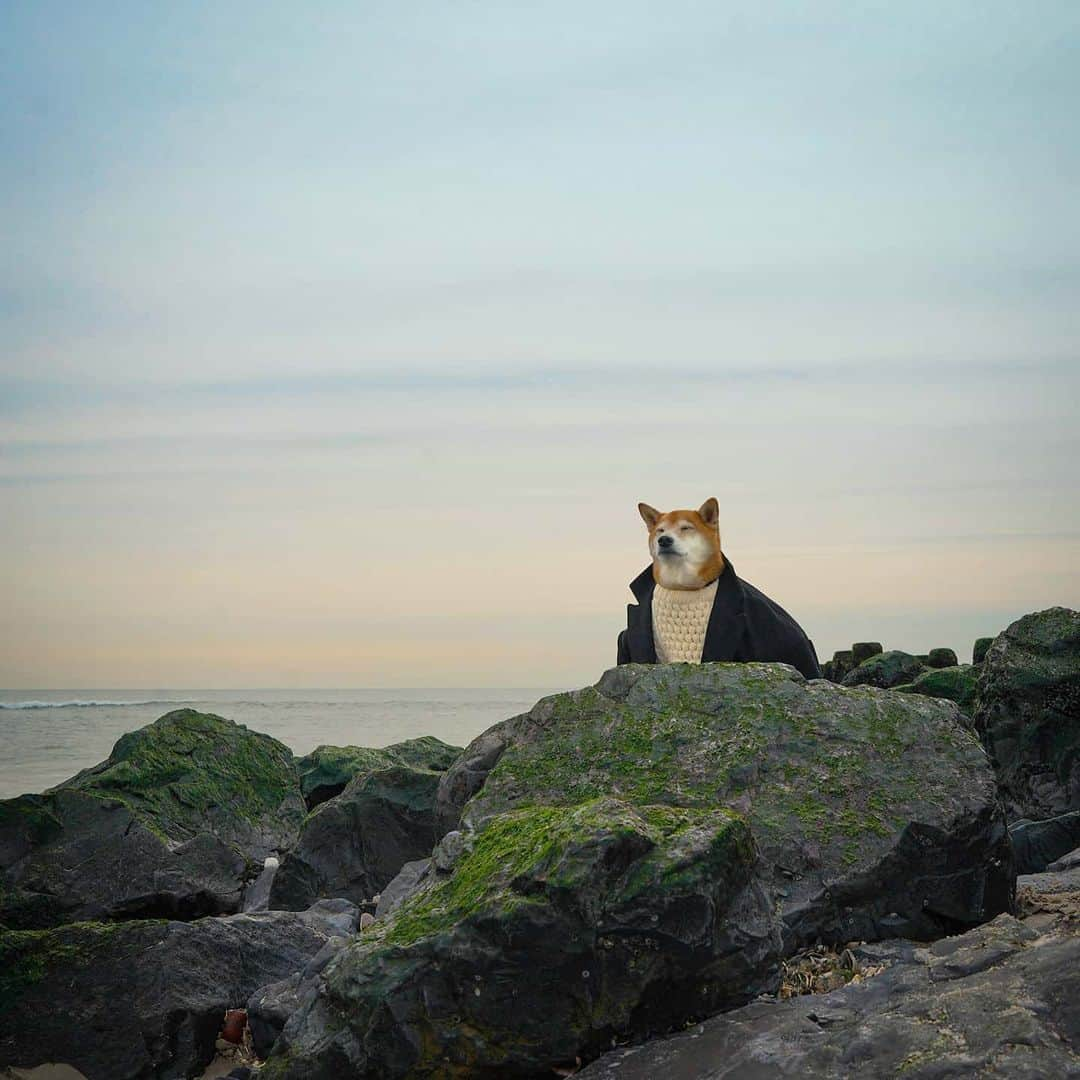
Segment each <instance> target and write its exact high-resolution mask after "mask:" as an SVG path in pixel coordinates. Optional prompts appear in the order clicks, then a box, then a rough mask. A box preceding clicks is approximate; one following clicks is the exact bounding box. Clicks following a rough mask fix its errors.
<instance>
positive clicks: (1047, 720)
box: [974, 607, 1080, 819]
mask: <svg viewBox="0 0 1080 1080" xmlns="http://www.w3.org/2000/svg"><path fill="white" fill-rule="evenodd" d="M974 720H975V725H976V728H977V730H978V731H979V733H980V735H981V736H982V740H983V744H984V745H985V747H986V750H987V753H988V754H989V755H990V758H991V760H992V761H993V762H994V767H995V769H996V770H997V775H998V782H999V783H1000V785H1001V789H1002V793H1003V795H1004V797H1005V801H1006V808H1007V810H1008V813H1009V817H1010V818H1018V817H1023V818H1032V819H1040V818H1048V817H1056V816H1058V815H1059V814H1064V813H1066V812H1068V811H1070V810H1080V612H1077V611H1072V610H1070V609H1068V608H1062V607H1057V608H1049V609H1047V610H1046V611H1039V612H1034V613H1033V614H1031V615H1025V616H1024V617H1023V618H1022V619H1018V620H1017V621H1016V622H1014V623H1013V624H1012V625H1011V626H1010V627H1009V628H1008V629H1007V630H1005V631H1003V632H1002V633H1001V634H999V635H998V636H997V637H996V638H995V639H994V643H993V645H992V646H991V647H990V651H989V652H988V653H987V654H986V659H985V660H984V661H983V664H982V667H981V669H980V675H979V681H978V685H977V689H976V704H975V715H974Z"/></svg>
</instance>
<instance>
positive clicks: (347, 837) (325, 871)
mask: <svg viewBox="0 0 1080 1080" xmlns="http://www.w3.org/2000/svg"><path fill="white" fill-rule="evenodd" d="M441 778H442V772H438V771H434V770H431V769H426V768H413V767H412V766H408V765H392V766H390V767H389V768H384V769H378V770H376V771H373V772H361V773H359V774H358V775H357V776H355V777H354V778H353V779H352V780H350V781H349V783H348V784H347V785H346V787H345V789H344V791H342V792H341V794H340V795H336V796H334V797H333V798H331V799H328V800H326V801H325V802H323V803H321V804H320V805H319V806H317V807H316V808H315V809H314V810H313V811H312V812H311V813H310V814H309V815H308V817H307V818H306V819H305V820H304V823H303V825H302V827H301V830H300V836H299V839H298V840H297V843H296V845H295V847H294V848H293V849H292V850H291V851H289V852H288V853H287V854H286V855H285V857H284V858H283V859H282V861H281V866H280V868H279V869H278V871H277V874H276V875H275V876H274V879H273V882H272V884H271V886H270V899H269V906H270V907H271V908H285V909H290V910H292V909H302V908H305V907H307V906H308V905H309V904H310V903H312V901H313V900H315V899H316V898H317V897H331V896H343V897H347V898H349V899H351V900H354V901H355V902H357V903H360V902H362V901H363V900H365V899H367V898H368V897H371V896H374V895H375V894H376V893H378V892H379V891H380V890H381V889H382V888H383V887H384V886H385V885H387V884H389V882H390V881H391V880H392V879H393V878H394V877H395V875H396V874H397V873H398V871H399V870H400V869H401V868H402V866H404V865H405V863H407V862H410V861H413V860H415V859H420V858H423V857H425V856H427V855H430V854H431V849H432V846H433V845H434V843H435V840H436V838H437V829H436V821H435V796H436V792H437V791H438V787H439V781H440V779H441Z"/></svg>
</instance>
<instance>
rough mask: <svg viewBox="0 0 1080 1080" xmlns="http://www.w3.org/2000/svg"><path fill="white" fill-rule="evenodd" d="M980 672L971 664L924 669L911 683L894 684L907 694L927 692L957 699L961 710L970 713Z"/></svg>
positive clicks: (928, 695) (947, 698)
mask: <svg viewBox="0 0 1080 1080" xmlns="http://www.w3.org/2000/svg"><path fill="white" fill-rule="evenodd" d="M977 678H978V672H977V671H976V670H975V668H974V667H972V666H971V665H970V664H958V665H957V666H956V667H944V668H937V669H931V670H930V671H924V672H923V673H922V674H921V675H917V676H916V677H915V679H914V680H912V681H911V682H909V683H903V684H901V685H900V686H894V687H893V689H894V690H898V691H900V692H902V693H905V694H925V695H926V696H927V697H937V698H945V699H946V700H947V701H955V702H956V704H957V705H958V706H959V707H960V711H961V712H963V713H966V714H967V715H970V714H971V712H972V709H973V708H974V705H975V682H976V680H977Z"/></svg>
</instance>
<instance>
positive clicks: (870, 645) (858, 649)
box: [851, 641, 884, 667]
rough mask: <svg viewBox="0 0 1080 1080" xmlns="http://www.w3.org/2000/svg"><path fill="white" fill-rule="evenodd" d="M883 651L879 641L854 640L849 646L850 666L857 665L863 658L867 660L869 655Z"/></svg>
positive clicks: (875, 654)
mask: <svg viewBox="0 0 1080 1080" xmlns="http://www.w3.org/2000/svg"><path fill="white" fill-rule="evenodd" d="M883 651H884V650H883V649H882V648H881V642H880V641H856V642H855V644H854V645H852V646H851V660H852V666H853V667H858V666H859V665H860V664H861V663H862V662H863V661H864V660H869V659H870V657H871V656H877V655H878V654H879V653H881V652H883Z"/></svg>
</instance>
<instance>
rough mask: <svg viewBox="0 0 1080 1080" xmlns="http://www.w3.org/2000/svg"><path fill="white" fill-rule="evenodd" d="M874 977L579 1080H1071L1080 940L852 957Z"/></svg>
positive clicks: (695, 1031)
mask: <svg viewBox="0 0 1080 1080" xmlns="http://www.w3.org/2000/svg"><path fill="white" fill-rule="evenodd" d="M855 951H856V953H857V954H862V957H863V958H864V959H865V960H866V961H867V962H868V963H869V964H870V965H872V967H873V968H876V967H880V966H881V963H882V962H884V963H885V964H887V965H888V966H887V967H886V969H885V970H884V971H882V972H881V973H879V974H875V975H873V976H872V977H869V978H866V979H864V980H861V981H859V982H852V983H849V984H848V985H846V986H844V987H843V988H841V989H839V990H834V991H833V992H831V993H828V994H806V995H803V996H800V997H793V998H789V999H788V1000H786V1001H774V1000H770V1001H761V1002H755V1003H754V1004H752V1005H747V1006H746V1007H744V1008H741V1009H736V1010H735V1011H733V1012H729V1013H726V1014H725V1015H723V1016H717V1017H713V1018H712V1019H711V1020H706V1021H705V1022H704V1023H701V1024H697V1025H694V1026H693V1027H692V1028H691V1029H690V1030H689V1031H687V1032H685V1033H682V1034H679V1035H675V1036H672V1037H671V1038H668V1039H658V1040H655V1041H653V1042H650V1043H645V1044H644V1045H639V1046H628V1047H623V1048H621V1049H616V1050H613V1051H611V1052H610V1053H608V1054H605V1055H604V1056H603V1057H602V1058H600V1059H599V1060H598V1061H595V1062H593V1063H592V1064H591V1065H589V1066H587V1067H586V1068H585V1069H583V1070H581V1072H579V1073H577V1074H576V1076H577V1077H578V1078H580V1080H656V1078H657V1077H663V1078H664V1080H746V1078H754V1077H761V1078H765V1077H798V1078H800V1080H801V1078H804V1077H805V1078H810V1080H814V1078H821V1080H826V1078H828V1080H833V1078H837V1077H845V1078H848V1077H850V1078H852V1080H878V1078H879V1077H885V1076H904V1077H921V1078H924V1080H929V1078H931V1077H974V1076H994V1077H1007V1078H1011V1080H1034V1078H1036V1077H1077V1076H1080V1066H1078V1065H1077V1061H1078V1052H1080V1009H1077V1006H1076V1002H1077V1000H1078V999H1080V937H1078V936H1077V935H1076V934H1075V933H1061V934H1054V935H1049V936H1042V935H1040V933H1039V932H1038V931H1037V930H1035V929H1033V928H1032V927H1029V926H1027V925H1025V924H1024V923H1022V922H1020V921H1019V920H1017V919H1015V918H1013V917H1012V916H1010V915H999V916H998V917H997V918H996V919H994V920H993V922H991V923H988V924H987V925H986V926H981V927H979V928H977V929H974V930H969V931H968V932H967V933H965V934H962V935H959V936H957V937H951V938H945V939H943V940H942V941H939V942H936V943H935V944H933V945H931V946H930V947H929V948H925V949H914V948H911V947H910V946H908V945H905V943H902V942H898V943H896V945H894V946H891V947H890V948H889V949H888V951H887V952H885V953H882V952H881V951H879V950H877V949H861V950H860V949H856V950H855Z"/></svg>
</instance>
